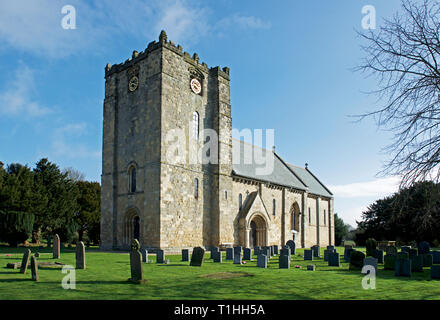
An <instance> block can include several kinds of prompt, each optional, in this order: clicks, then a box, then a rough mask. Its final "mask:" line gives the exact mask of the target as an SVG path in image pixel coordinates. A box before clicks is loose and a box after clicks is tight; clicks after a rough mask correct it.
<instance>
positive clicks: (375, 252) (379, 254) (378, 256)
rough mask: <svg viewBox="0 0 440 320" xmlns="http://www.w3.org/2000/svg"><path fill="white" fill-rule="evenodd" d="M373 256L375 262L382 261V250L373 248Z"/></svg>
mask: <svg viewBox="0 0 440 320" xmlns="http://www.w3.org/2000/svg"><path fill="white" fill-rule="evenodd" d="M373 258H376V259H377V263H383V250H380V249H376V250H373Z"/></svg>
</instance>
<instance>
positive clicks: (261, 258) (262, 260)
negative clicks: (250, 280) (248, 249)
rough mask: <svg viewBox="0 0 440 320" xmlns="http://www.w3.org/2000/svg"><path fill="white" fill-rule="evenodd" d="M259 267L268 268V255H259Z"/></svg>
mask: <svg viewBox="0 0 440 320" xmlns="http://www.w3.org/2000/svg"><path fill="white" fill-rule="evenodd" d="M257 267H258V268H267V256H266V255H265V254H260V255H258V257H257Z"/></svg>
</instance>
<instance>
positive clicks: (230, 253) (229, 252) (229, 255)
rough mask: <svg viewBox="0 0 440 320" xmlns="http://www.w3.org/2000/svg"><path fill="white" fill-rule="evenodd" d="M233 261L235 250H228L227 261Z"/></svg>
mask: <svg viewBox="0 0 440 320" xmlns="http://www.w3.org/2000/svg"><path fill="white" fill-rule="evenodd" d="M233 259H234V249H233V248H226V260H233Z"/></svg>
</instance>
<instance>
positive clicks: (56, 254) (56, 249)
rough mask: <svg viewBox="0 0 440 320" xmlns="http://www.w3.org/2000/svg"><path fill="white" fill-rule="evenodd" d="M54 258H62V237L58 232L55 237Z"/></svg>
mask: <svg viewBox="0 0 440 320" xmlns="http://www.w3.org/2000/svg"><path fill="white" fill-rule="evenodd" d="M52 254H53V255H52V258H53V259H59V258H60V237H59V236H58V235H57V234H56V235H55V236H54V239H53V249H52Z"/></svg>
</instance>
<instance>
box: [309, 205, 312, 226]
mask: <svg viewBox="0 0 440 320" xmlns="http://www.w3.org/2000/svg"><path fill="white" fill-rule="evenodd" d="M311 223H312V211H311V210H310V208H309V224H311Z"/></svg>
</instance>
